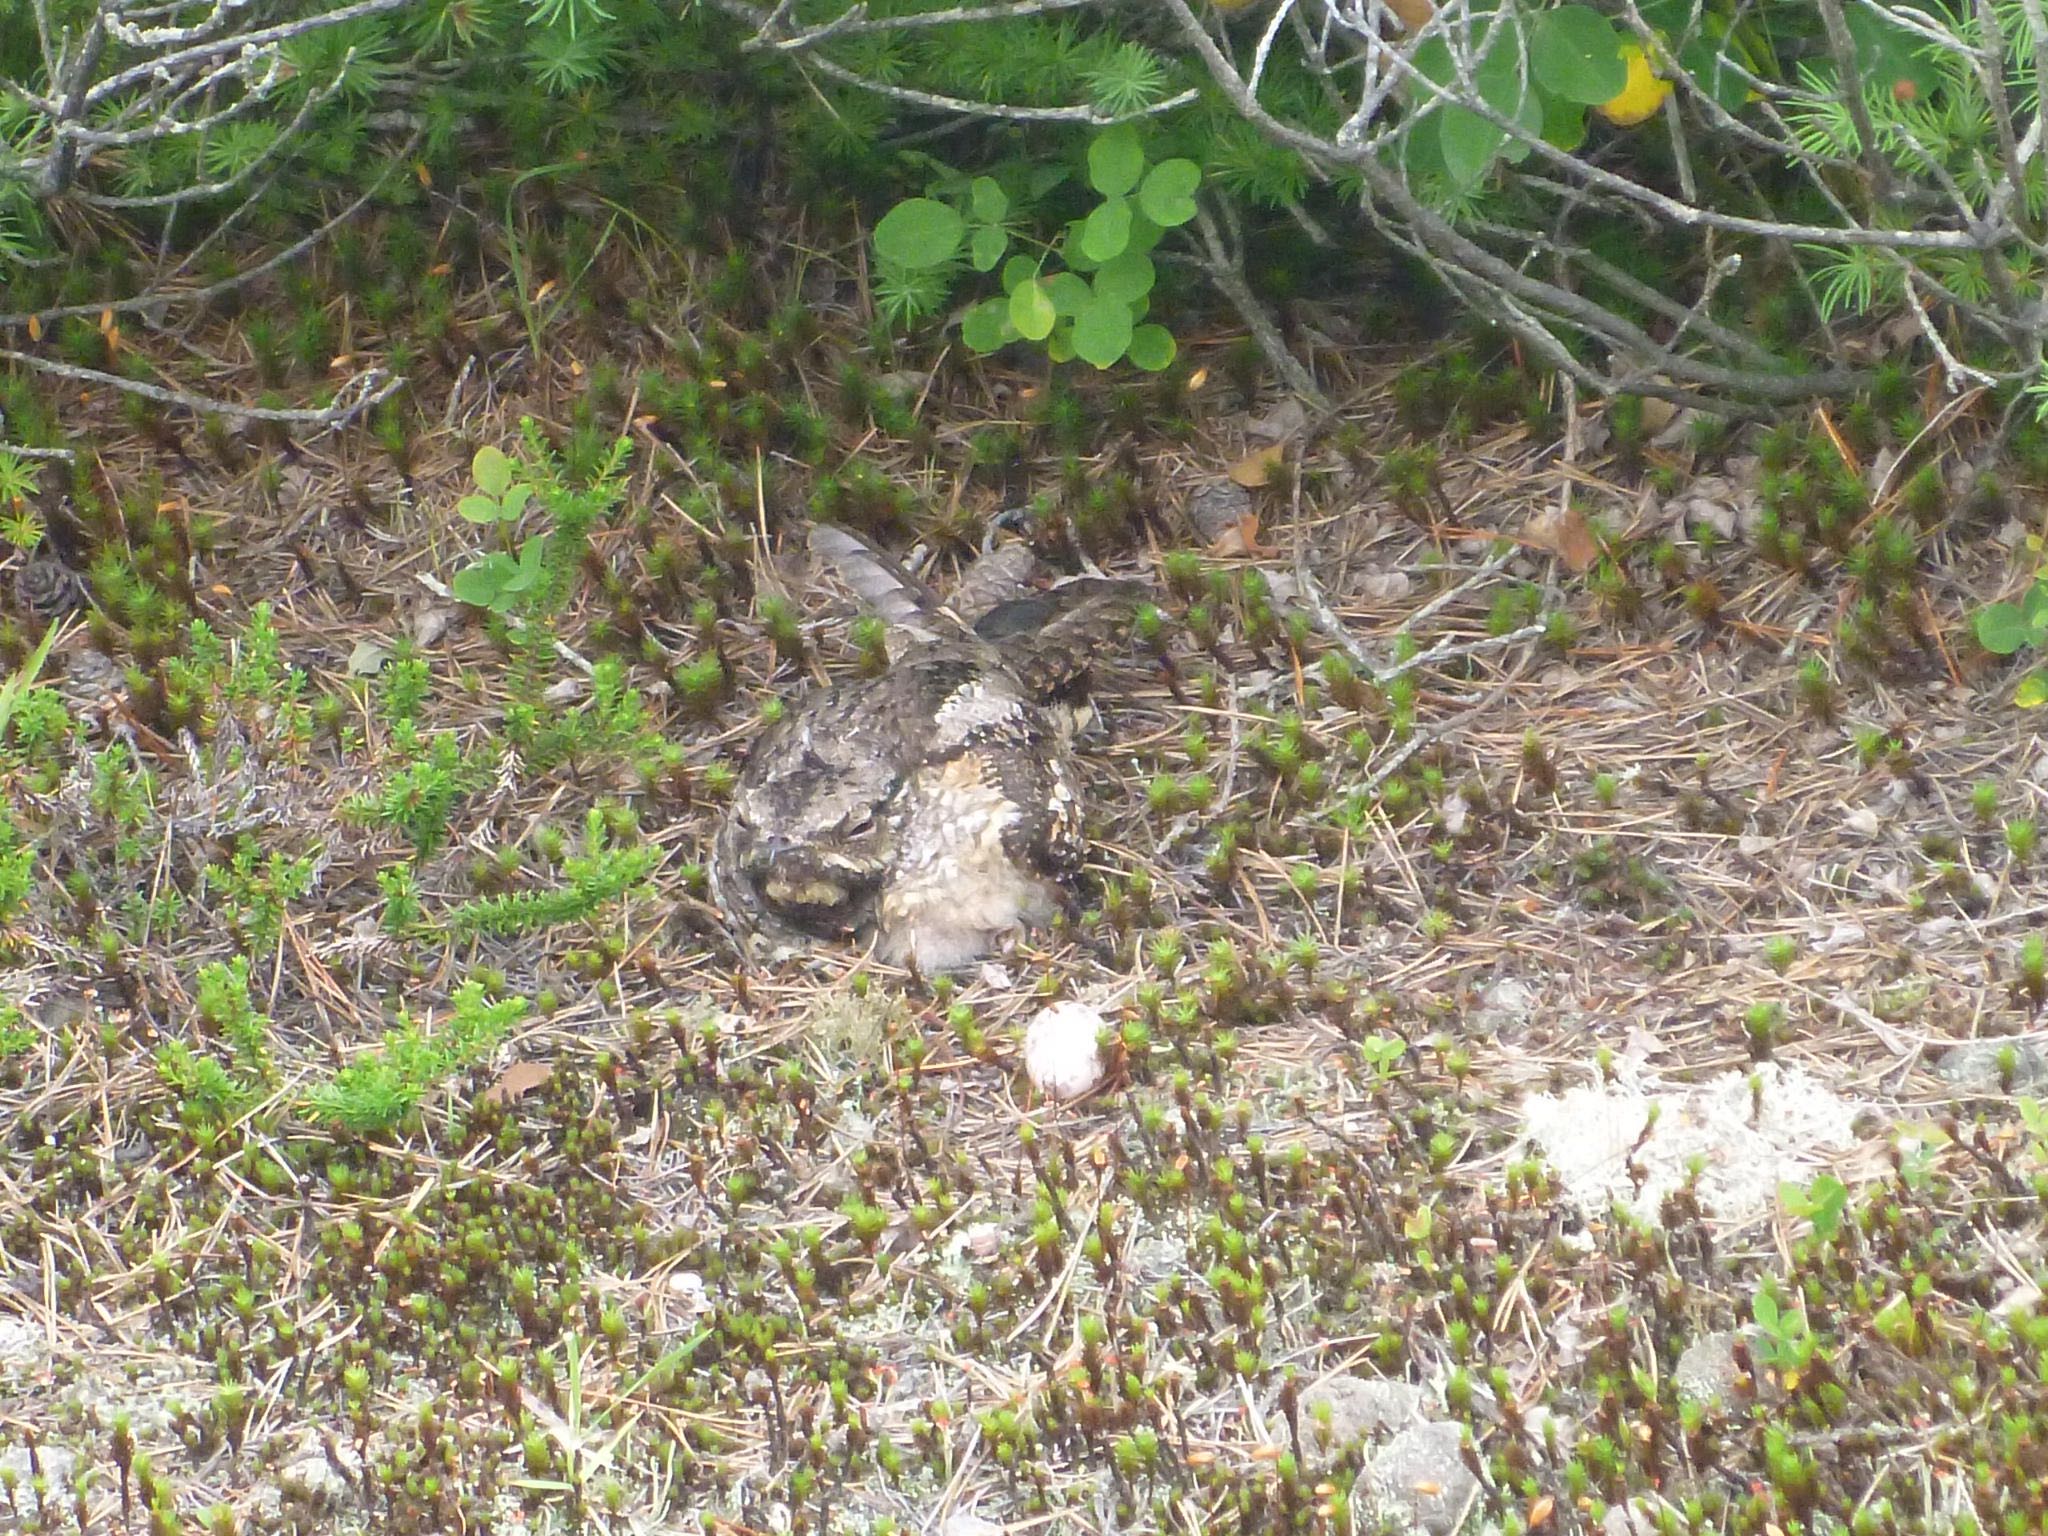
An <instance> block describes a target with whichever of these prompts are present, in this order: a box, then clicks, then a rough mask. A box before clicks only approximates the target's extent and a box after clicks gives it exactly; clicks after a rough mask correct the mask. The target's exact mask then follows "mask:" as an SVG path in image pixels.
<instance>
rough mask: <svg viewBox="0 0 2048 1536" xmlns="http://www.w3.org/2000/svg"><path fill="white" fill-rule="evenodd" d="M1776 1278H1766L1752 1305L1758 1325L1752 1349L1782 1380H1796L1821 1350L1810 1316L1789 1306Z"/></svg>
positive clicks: (1767, 1276) (1794, 1306) (1795, 1307)
mask: <svg viewBox="0 0 2048 1536" xmlns="http://www.w3.org/2000/svg"><path fill="white" fill-rule="evenodd" d="M1780 1291H1781V1286H1780V1284H1779V1281H1778V1280H1777V1278H1776V1277H1775V1276H1773V1275H1766V1276H1765V1277H1764V1281H1763V1284H1762V1285H1760V1286H1758V1287H1757V1292H1756V1295H1755V1296H1754V1297H1753V1298H1752V1299H1751V1301H1750V1316H1751V1317H1752V1318H1753V1319H1754V1320H1755V1322H1756V1332H1755V1334H1754V1335H1753V1339H1752V1343H1751V1348H1752V1349H1753V1350H1754V1352H1755V1354H1756V1357H1757V1359H1758V1361H1759V1362H1761V1363H1762V1364H1763V1365H1765V1366H1767V1367H1769V1368H1770V1369H1772V1370H1774V1371H1777V1372H1778V1373H1779V1374H1780V1375H1781V1376H1795V1375H1796V1374H1797V1373H1798V1372H1801V1371H1803V1370H1805V1369H1806V1367H1807V1366H1808V1365H1810V1364H1811V1363H1812V1361H1813V1357H1814V1355H1815V1353H1816V1352H1817V1351H1818V1350H1819V1347H1820V1345H1819V1342H1818V1341H1817V1340H1816V1339H1815V1338H1814V1336H1813V1329H1812V1328H1811V1327H1810V1326H1809V1325H1808V1324H1807V1321H1806V1314H1805V1313H1804V1312H1802V1311H1801V1310H1800V1309H1799V1308H1798V1307H1797V1306H1796V1305H1792V1306H1788V1305H1786V1303H1785V1300H1784V1298H1783V1297H1782V1295H1781V1294H1780Z"/></svg>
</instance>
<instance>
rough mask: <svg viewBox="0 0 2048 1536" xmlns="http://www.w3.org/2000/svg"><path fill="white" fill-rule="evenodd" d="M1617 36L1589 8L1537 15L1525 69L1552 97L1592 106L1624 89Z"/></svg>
mask: <svg viewBox="0 0 2048 1536" xmlns="http://www.w3.org/2000/svg"><path fill="white" fill-rule="evenodd" d="M1621 41H1622V39H1621V34H1620V33H1619V32H1617V31H1615V29H1614V23H1613V22H1611V21H1609V20H1608V19H1607V18H1606V17H1605V16H1602V15H1601V14H1600V13H1599V12H1598V11H1596V10H1594V9H1593V8H1592V7H1591V6H1585V5H1561V6H1559V7H1558V8H1557V9H1556V10H1554V11H1544V12H1541V13H1540V14H1539V15H1538V16H1537V17H1536V19H1535V23H1534V27H1533V30H1532V31H1531V32H1530V35H1529V67H1530V68H1531V69H1532V70H1534V71H1535V73H1536V83H1537V84H1538V85H1541V86H1542V87H1543V89H1544V90H1546V91H1548V92H1550V94H1551V95H1553V96H1561V97H1563V98H1564V99H1565V100H1566V101H1576V102H1579V103H1581V104H1582V105H1585V106H1589V107H1596V106H1598V105H1599V104H1600V103H1601V102H1603V101H1612V100H1613V99H1614V98H1615V97H1617V96H1619V95H1620V94H1621V91H1622V87H1624V86H1625V85H1627V84H1628V66H1627V65H1626V64H1624V63H1623V62H1622V59H1621Z"/></svg>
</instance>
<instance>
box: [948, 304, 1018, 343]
mask: <svg viewBox="0 0 2048 1536" xmlns="http://www.w3.org/2000/svg"><path fill="white" fill-rule="evenodd" d="M1016 335H1017V328H1016V327H1015V326H1013V325H1011V324H1010V304H1009V300H1007V299H984V300H982V301H981V303H979V304H977V305H975V306H974V308H972V309H970V310H969V311H967V314H966V317H965V318H964V319H962V320H961V322H960V339H961V340H962V341H964V342H966V343H967V349H968V350H969V351H970V352H979V353H983V354H986V353H989V352H993V351H995V350H996V349H997V348H999V347H1001V346H1002V345H1003V344H1004V343H1005V342H1008V341H1012V340H1015V339H1016Z"/></svg>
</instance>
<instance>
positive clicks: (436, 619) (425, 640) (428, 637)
mask: <svg viewBox="0 0 2048 1536" xmlns="http://www.w3.org/2000/svg"><path fill="white" fill-rule="evenodd" d="M459 612H460V610H459V609H455V608H446V607H442V606H440V605H438V604H436V605H431V606H428V607H423V608H421V609H419V610H418V611H417V612H415V613H414V614H413V616H412V639H413V644H415V645H419V646H428V645H432V644H433V643H434V642H435V641H436V640H439V639H440V638H441V637H442V636H443V635H445V634H447V633H448V626H449V625H451V624H453V623H454V622H455V618H456V615H457V614H458V613H459Z"/></svg>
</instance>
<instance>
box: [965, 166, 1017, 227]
mask: <svg viewBox="0 0 2048 1536" xmlns="http://www.w3.org/2000/svg"><path fill="white" fill-rule="evenodd" d="M968 206H969V207H970V208H972V209H973V210H974V216H975V217H976V218H977V219H979V220H981V222H982V223H984V224H1000V223H1002V222H1003V219H1004V218H1005V217H1006V216H1007V215H1008V214H1009V212H1010V194H1009V193H1007V192H1005V191H1004V190H1003V184H1002V183H1001V182H999V181H997V180H996V179H995V177H993V176H977V177H975V178H974V184H973V185H972V186H971V187H970V188H969V189H968Z"/></svg>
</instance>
